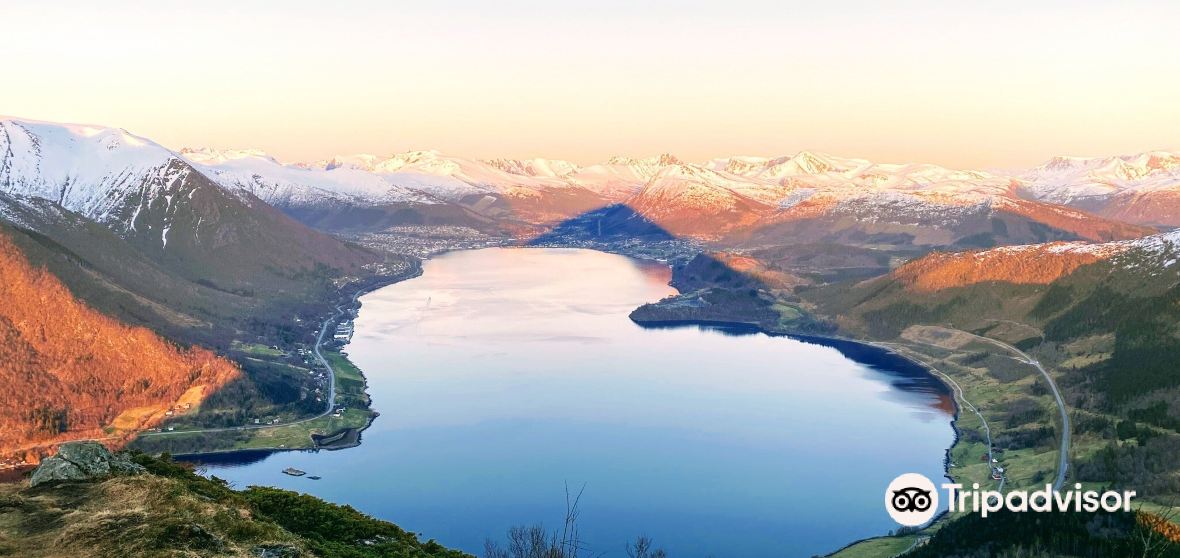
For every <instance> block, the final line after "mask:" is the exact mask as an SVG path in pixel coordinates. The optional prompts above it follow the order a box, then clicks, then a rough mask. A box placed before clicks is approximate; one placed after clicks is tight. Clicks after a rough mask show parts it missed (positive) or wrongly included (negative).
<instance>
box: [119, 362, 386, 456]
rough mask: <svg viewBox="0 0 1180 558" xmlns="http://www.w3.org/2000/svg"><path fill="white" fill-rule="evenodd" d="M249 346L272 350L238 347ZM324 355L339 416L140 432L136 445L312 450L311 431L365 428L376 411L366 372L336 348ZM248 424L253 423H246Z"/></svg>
mask: <svg viewBox="0 0 1180 558" xmlns="http://www.w3.org/2000/svg"><path fill="white" fill-rule="evenodd" d="M246 347H254V348H255V350H257V351H263V350H270V349H267V348H265V347H262V346H260V345H254V346H245V345H243V346H240V347H237V348H238V349H239V350H243V351H246V350H248V349H247V348H246ZM324 358H325V359H327V360H328V362H329V363H330V364H331V365H332V371H333V373H334V374H335V378H336V402H335V403H336V405H339V406H343V407H345V408H346V410H345V411H344V412H343V413H342V414H341V416H340V417H336V416H333V415H327V416H323V417H319V418H316V419H313V420H309V421H305V422H300V423H297V424H283V425H276V426H267V427H262V428H248V429H241V430H225V431H212V432H210V431H203V430H197V429H194V431H193V432H179V431H176V432H162V433H157V434H153V433H146V434H144V435H141V436H140V437H139V439H137V440H136V441H135V443H134V446H135V447H137V448H139V449H142V450H144V451H148V452H165V451H166V452H170V453H174V454H182V453H203V452H216V451H234V450H245V449H310V448H314V447H315V442H314V441H313V440H312V438H311V436H312V434H319V435H328V434H332V433H335V432H339V431H341V430H344V429H349V428H351V429H363V428H365V427H366V426H368V424H369V422H370V421H371V420H372V417H373V413H372V412H371V411H370V410H369V396H368V394H367V393H366V392H365V390H366V388H367V383H366V381H365V377H364V375H363V374H362V373H361V371H360V369H359V368H357V367H356V365H354V364H352V362H351V361H349V360H348V359H347V358H345V357H343V356H342V355H340V353H339V352H336V351H325V352H324ZM270 365H272V366H280V367H285V368H289V369H291V370H293V371H298V372H299V373H301V374H307V373H308V369H305V368H299V367H296V366H291V365H288V364H283V363H273V362H272V363H270ZM296 419H297V418H296V417H280V420H282V421H283V422H290V421H291V420H296ZM174 424H177V425H178V426H176V428H177V429H178V430H187V429H188V428H189V427H188V425H187V424H185V421H184V420H183V417H182V418H181V420H178V421H175V422H174ZM246 426H250V425H249V424H247V425H246Z"/></svg>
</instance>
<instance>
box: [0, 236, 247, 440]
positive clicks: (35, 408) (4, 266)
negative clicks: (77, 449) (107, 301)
mask: <svg viewBox="0 0 1180 558" xmlns="http://www.w3.org/2000/svg"><path fill="white" fill-rule="evenodd" d="M0 300H4V304H3V305H0V384H2V385H4V386H6V389H4V390H3V393H2V394H0V457H13V456H15V457H23V458H25V460H26V461H31V462H36V460H37V457H39V456H40V455H41V454H43V453H44V452H45V451H46V450H47V449H48V447H49V446H51V445H52V444H53V443H55V442H60V441H63V440H69V439H78V438H107V437H110V438H114V439H115V440H116V441H118V440H120V439H122V438H123V437H125V436H128V435H130V434H133V433H134V431H135V430H137V429H141V428H144V427H147V426H150V425H151V424H153V423H155V422H158V421H159V420H161V419H163V418H164V413H165V412H166V411H167V410H168V409H169V408H170V407H172V406H173V405H176V404H177V403H178V402H179V401H180V400H181V398H182V397H185V402H186V403H188V404H190V405H196V404H199V403H200V401H201V399H202V398H203V397H204V396H205V395H207V394H208V393H210V392H211V391H213V390H216V389H217V388H219V387H221V386H222V385H224V384H226V383H227V382H230V381H232V380H234V379H236V378H237V377H238V376H239V370H238V368H237V367H236V366H235V365H234V364H232V363H231V362H229V361H227V360H224V359H222V358H219V357H217V356H216V355H214V354H213V353H211V352H209V351H207V350H204V349H200V348H188V349H185V348H180V347H177V346H176V345H174V344H172V343H170V342H168V341H166V340H164V339H162V338H161V337H159V336H158V335H156V334H155V333H153V332H152V331H150V330H148V329H146V328H143V327H133V326H127V325H124V324H122V323H119V322H118V321H116V320H114V319H112V318H109V317H107V316H104V315H103V314H100V313H99V312H97V311H95V310H93V309H92V308H90V307H89V306H87V305H86V304H84V303H82V302H80V301H79V300H78V299H76V298H75V297H74V296H73V295H72V294H71V293H70V291H69V290H67V289H66V288H65V286H63V285H62V283H61V282H60V281H58V280H57V279H56V278H55V277H54V276H52V275H51V274H49V273H48V272H47V271H45V270H44V269H39V268H34V267H32V266H31V265H29V263H28V262H27V261H26V260H25V259H24V257H23V256H22V255H21V252H20V251H19V250H18V249H17V247H16V246H15V245H14V244H13V243H12V242H11V241H10V240H9V238H8V237H7V236H5V235H3V234H0ZM186 394H187V396H186Z"/></svg>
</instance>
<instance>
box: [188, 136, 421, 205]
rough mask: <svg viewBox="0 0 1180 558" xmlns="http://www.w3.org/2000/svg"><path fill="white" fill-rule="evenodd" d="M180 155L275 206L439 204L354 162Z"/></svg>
mask: <svg viewBox="0 0 1180 558" xmlns="http://www.w3.org/2000/svg"><path fill="white" fill-rule="evenodd" d="M180 154H181V156H183V157H184V158H185V159H187V160H188V161H189V162H191V163H193V164H194V165H195V166H197V167H198V168H200V169H201V170H202V171H203V172H205V174H207V175H209V176H210V177H212V178H213V179H214V180H216V181H217V182H218V183H220V184H221V185H223V186H227V187H230V188H238V189H240V190H242V191H245V192H249V193H251V194H253V195H255V196H257V197H258V198H260V199H262V200H263V201H265V202H267V203H269V204H271V205H276V206H287V205H298V204H307V203H315V202H319V201H322V200H338V201H344V202H351V203H367V204H381V203H420V204H432V203H439V201H438V199H437V198H435V197H433V196H430V195H428V194H425V193H423V192H421V191H419V190H413V189H409V188H406V187H404V186H399V185H397V184H395V183H393V182H391V181H389V180H387V179H385V178H384V177H382V176H381V175H378V174H376V173H373V172H370V171H369V170H367V169H362V168H358V167H356V166H351V165H335V166H325V167H312V166H295V165H284V164H282V163H280V162H278V161H277V160H276V159H274V158H273V157H271V156H270V155H267V154H266V153H265V152H263V151H259V150H252V149H251V150H240V149H239V150H217V149H209V148H202V149H182V150H181V151H180Z"/></svg>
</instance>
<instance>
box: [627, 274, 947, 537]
mask: <svg viewBox="0 0 1180 558" xmlns="http://www.w3.org/2000/svg"><path fill="white" fill-rule="evenodd" d="M677 290H679V289H677ZM631 321H632V322H634V323H635V324H636V325H638V326H640V327H651V328H678V327H691V326H697V327H713V328H718V329H730V330H736V331H737V332H739V334H743V335H750V334H759V333H760V334H762V335H766V336H767V337H787V338H790V339H794V340H796V341H800V342H803V343H811V344H815V345H822V346H825V347H831V348H833V349H836V350H838V351H839V350H840V349H841V345H844V346H846V347H847V346H854V347H863V348H871V349H874V350H875V351H879V352H880V354H885V355H890V356H891V357H893V358H896V359H899V360H901V361H904V362H906V363H908V364H909V365H910V366H911V367H913V368H916V369H920V370H922V372H923V373H924V374H926V375H927V376H929V377H930V378H931V379H932V380H934V381H935V382H937V383H938V385H940V386H942V388H943V389H945V390H946V393H947V394H948V395H950V400H951V404H952V405H953V408H954V414H953V415H952V416H951V420H950V427H951V431H952V432H953V434H954V439H953V440H952V441H951V445H950V446H948V447H947V448H946V450H944V451H943V457H942V472H943V476H944V477H945V478H946V479H947V480H950V481H951V482H955V478H954V477H953V476H951V472H950V469H951V467H950V465H951V452H952V451H953V450H954V448H955V446H957V445H958V444H959V441H960V440H961V439H962V432H961V431H960V430H959V417H960V415H961V414H962V406H961V405H960V404H959V399H958V397H957V396H956V395H955V389H954V386H952V385H950V384H949V383H948V382H947V381H946V380H945V379H944V378H943V377H942V372H940V371H936V370H935V369H933V368H932V367H930V366H928V365H926V364H924V363H922V362H919V361H917V360H914V359H912V358H910V357H907V356H905V355H903V354H901V353H898V352H896V351H894V350H893V349H890V348H889V347H887V346H884V345H881V344H878V343H877V342H875V341H866V340H859V339H853V338H850V337H842V336H835V335H817V334H810V333H790V332H785V331H774V330H769V329H767V328H765V327H763V326H762V325H759V324H757V323H754V322H742V321H729V320H636V319H635V318H631ZM841 354H844V356H845V357H847V358H850V359H852V360H855V361H857V362H862V361H861V360H860V359H857V358H854V357H851V356H849V355H848V354H847V353H844V351H841ZM862 364H863V362H862ZM947 513H948V512H947V510H943V511H941V512H939V513H938V514H936V515H935V516H934V517H933V518H932V519H931V520H930V522H929V523H927V524H926V525H924V526H922V527H921V528H920V529H916V530H915V531H913V534H920V533H921V532H922V531H925V530H926V529H929V528H930V527H932V526H934V525H936V524H937V523H938V522H940V521H942V520H943V519H944V518H945V517H946V515H947ZM889 536H890V535H876V536H872V537H865V538H862V539H857V540H854V541H850V542H849V543H848V544H845V545H843V546H841V547H840V548H837V549H835V550H833V551H831V552H829V553H827V554H823V556H832V555H835V554H838V553H840V552H842V551H844V550H846V549H848V548H851V547H853V546H856V545H858V544H860V543H863V542H865V541H870V540H874V539H879V538H883V537H889Z"/></svg>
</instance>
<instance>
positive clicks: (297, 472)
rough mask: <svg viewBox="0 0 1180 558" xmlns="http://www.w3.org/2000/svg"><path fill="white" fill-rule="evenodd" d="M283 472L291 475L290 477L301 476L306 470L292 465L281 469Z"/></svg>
mask: <svg viewBox="0 0 1180 558" xmlns="http://www.w3.org/2000/svg"><path fill="white" fill-rule="evenodd" d="M283 474H284V475H291V476H292V477H302V476H303V475H306V474H307V471H300V470H299V469H296V468H294V467H287V468H286V469H283Z"/></svg>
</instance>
